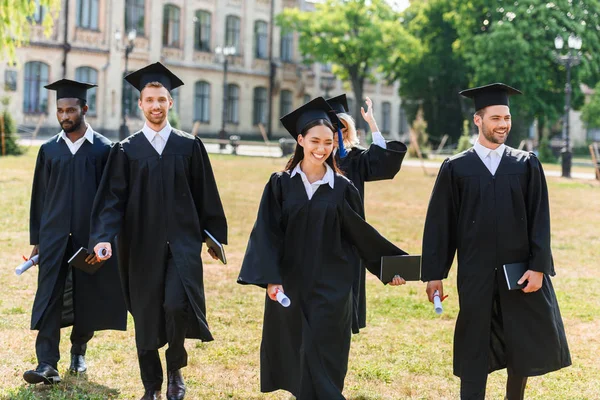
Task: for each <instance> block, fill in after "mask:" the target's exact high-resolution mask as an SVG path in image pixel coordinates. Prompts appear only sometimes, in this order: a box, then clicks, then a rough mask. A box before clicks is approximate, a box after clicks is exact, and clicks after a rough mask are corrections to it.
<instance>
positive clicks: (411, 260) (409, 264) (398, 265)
mask: <svg viewBox="0 0 600 400" xmlns="http://www.w3.org/2000/svg"><path fill="white" fill-rule="evenodd" d="M394 275H399V276H401V277H402V278H404V280H405V281H407V282H408V281H420V280H421V256H414V255H404V256H384V257H381V274H380V276H379V279H381V282H383V283H390V282H391V281H392V279H393V278H394Z"/></svg>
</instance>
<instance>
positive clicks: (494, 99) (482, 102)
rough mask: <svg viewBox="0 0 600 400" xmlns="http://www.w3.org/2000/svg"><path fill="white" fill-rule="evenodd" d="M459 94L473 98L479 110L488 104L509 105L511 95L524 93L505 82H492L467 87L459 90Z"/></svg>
mask: <svg viewBox="0 0 600 400" xmlns="http://www.w3.org/2000/svg"><path fill="white" fill-rule="evenodd" d="M459 94H461V95H463V96H465V97H468V98H470V99H473V101H474V102H475V109H476V110H477V111H479V110H481V109H482V108H486V107H488V106H498V105H500V106H508V98H509V96H512V95H515V94H522V93H521V92H520V91H519V90H517V89H515V88H513V87H510V86H508V85H505V84H504V83H492V84H491V85H485V86H480V87H476V88H473V89H466V90H463V91H461V92H459Z"/></svg>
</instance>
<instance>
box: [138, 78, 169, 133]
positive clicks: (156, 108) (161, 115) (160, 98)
mask: <svg viewBox="0 0 600 400" xmlns="http://www.w3.org/2000/svg"><path fill="white" fill-rule="evenodd" d="M139 106H140V108H141V109H142V111H143V112H144V116H145V117H146V121H148V125H149V126H150V127H152V126H154V127H159V128H162V127H163V125H164V124H165V121H166V120H167V115H168V114H169V110H170V109H171V107H173V99H172V98H171V95H170V94H169V91H168V90H167V89H166V88H164V87H163V86H146V87H145V88H144V89H143V90H142V92H141V93H140V100H139Z"/></svg>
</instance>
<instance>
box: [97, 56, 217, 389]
mask: <svg viewBox="0 0 600 400" xmlns="http://www.w3.org/2000/svg"><path fill="white" fill-rule="evenodd" d="M125 79H126V80H127V82H129V83H130V84H131V85H132V86H134V87H135V88H136V89H138V90H139V91H140V98H139V107H140V108H141V110H142V111H143V112H144V116H145V118H146V123H145V124H144V127H143V128H142V130H141V131H139V132H136V133H134V134H133V135H132V136H130V137H128V138H127V139H125V140H123V141H122V142H120V143H118V144H117V145H115V146H114V147H113V149H112V152H111V154H110V157H109V160H108V164H107V166H106V173H105V175H104V179H103V180H102V182H101V184H100V189H99V191H98V195H97V196H96V200H95V202H94V209H93V211H92V222H91V224H92V232H91V234H90V236H91V237H90V246H91V247H93V248H94V250H95V252H96V256H97V257H98V259H103V258H107V257H110V256H111V255H112V249H111V246H110V243H109V242H110V241H111V240H112V239H113V238H114V237H115V236H117V238H118V239H117V241H118V248H117V250H118V258H119V265H120V267H119V268H120V271H121V277H122V278H121V279H122V282H123V284H124V288H125V300H126V302H127V305H128V309H129V311H130V312H131V314H132V315H133V320H134V324H135V338H136V346H137V352H138V360H139V365H140V372H141V378H142V382H143V384H144V390H145V392H144V396H143V397H142V399H144V400H151V399H157V398H160V397H161V386H162V382H163V370H162V365H161V362H160V358H159V355H158V349H160V348H161V347H163V346H164V345H165V344H166V343H168V344H169V347H168V349H167V351H166V359H167V375H168V386H167V398H168V399H169V400H175V399H176V400H181V399H183V398H184V396H185V390H186V388H185V384H184V380H183V377H182V374H181V368H183V367H185V366H186V365H187V352H186V350H185V347H184V341H185V338H193V339H201V340H203V341H211V340H213V337H212V335H211V333H210V330H209V328H208V323H207V321H206V307H205V298H204V283H203V270H202V260H201V258H200V253H201V250H202V243H203V241H204V238H205V237H206V234H205V233H204V230H206V231H208V232H209V233H210V234H211V235H212V236H213V237H215V238H216V239H217V240H218V241H219V242H221V243H222V244H225V243H226V242H227V221H226V219H225V213H224V211H223V206H222V204H221V199H220V197H219V192H218V191H217V184H216V182H215V178H214V176H213V171H212V167H211V165H210V161H209V159H208V155H207V153H206V150H205V148H204V145H203V144H202V141H200V139H199V138H197V137H194V136H192V135H190V134H188V133H185V132H182V131H179V130H177V129H173V128H172V127H171V126H170V125H169V121H168V119H167V115H168V112H169V109H170V108H171V107H172V106H173V99H172V97H171V94H170V91H171V90H173V89H175V88H177V87H179V86H181V85H183V82H182V81H181V80H180V79H179V78H178V77H177V76H175V75H174V74H173V73H172V72H171V71H169V70H168V69H167V68H166V67H165V66H163V65H162V64H160V63H154V64H151V65H148V66H146V67H144V68H142V69H140V70H138V71H136V72H133V73H131V74H129V75H127V76H126V77H125ZM100 248H106V249H107V250H108V254H107V255H106V257H100V255H99V254H98V253H99V249H100ZM209 253H210V254H211V256H212V257H213V258H216V254H215V253H214V252H213V251H212V250H209Z"/></svg>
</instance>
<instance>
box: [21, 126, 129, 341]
mask: <svg viewBox="0 0 600 400" xmlns="http://www.w3.org/2000/svg"><path fill="white" fill-rule="evenodd" d="M57 139H58V135H56V136H54V137H52V138H51V139H50V140H48V141H47V142H46V143H44V144H43V145H42V146H41V147H40V150H39V153H38V158H37V162H36V166H35V172H34V176H33V189H32V193H31V209H30V219H29V224H30V228H29V233H30V242H31V244H32V245H36V244H37V245H39V254H40V262H39V266H38V271H39V273H38V288H37V292H36V295H35V300H34V303H33V311H32V314H31V329H40V326H39V323H40V320H41V318H42V316H43V315H44V311H45V310H46V307H47V306H48V303H49V301H50V298H51V296H52V291H53V289H54V285H55V284H56V279H57V278H58V274H59V271H60V268H61V266H62V262H63V258H64V256H65V252H69V254H67V256H69V257H70V256H71V255H72V254H73V252H72V249H71V248H69V249H67V244H68V243H69V239H71V242H72V244H73V246H74V247H77V248H78V247H80V246H84V247H85V246H87V243H88V239H89V232H90V215H91V212H92V204H93V202H94V196H95V194H96V190H97V188H98V185H99V184H100V179H101V177H102V171H103V170H104V166H105V164H106V160H107V158H108V154H109V152H110V148H111V142H110V141H109V140H108V139H106V138H105V137H104V136H102V135H100V134H98V133H95V132H94V143H93V144H92V143H90V142H89V141H87V140H84V142H83V144H82V145H81V147H80V148H79V150H78V151H77V153H75V155H73V154H71V151H70V150H69V147H68V146H67V144H66V143H65V141H64V140H59V141H57ZM72 272H73V291H72V298H70V300H72V301H69V302H65V304H64V307H65V309H64V310H63V322H62V325H63V326H69V325H73V324H75V325H77V326H78V328H79V329H80V331H81V332H92V331H98V330H103V329H116V330H125V329H126V327H127V310H126V308H125V303H124V300H123V293H122V291H121V284H120V282H119V273H118V269H117V262H116V260H110V261H109V262H107V263H106V264H104V265H103V267H102V268H101V269H100V270H98V271H97V272H96V273H95V274H93V275H90V274H88V273H86V272H83V271H81V270H79V269H76V268H74V269H73V271H72ZM73 307H74V308H73ZM65 316H68V320H67V319H65V318H64V317H65Z"/></svg>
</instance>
